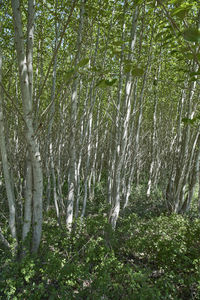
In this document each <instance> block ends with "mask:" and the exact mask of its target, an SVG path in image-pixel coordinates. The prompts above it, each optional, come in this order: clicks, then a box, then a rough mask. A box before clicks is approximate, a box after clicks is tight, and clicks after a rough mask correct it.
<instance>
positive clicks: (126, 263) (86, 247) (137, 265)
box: [0, 213, 200, 300]
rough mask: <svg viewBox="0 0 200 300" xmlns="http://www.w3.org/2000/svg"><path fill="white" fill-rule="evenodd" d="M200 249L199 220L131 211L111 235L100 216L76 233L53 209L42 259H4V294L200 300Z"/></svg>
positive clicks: (0, 279) (11, 296) (47, 220)
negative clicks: (60, 222)
mask: <svg viewBox="0 0 200 300" xmlns="http://www.w3.org/2000/svg"><path fill="white" fill-rule="evenodd" d="M199 247H200V220H199V219H194V220H190V219H188V218H185V217H182V216H178V215H171V216H166V215H160V216H158V217H157V216H155V217H152V218H151V219H147V218H144V217H139V216H138V215H137V214H135V213H131V214H129V215H128V214H127V215H125V216H124V217H123V218H122V219H121V221H120V222H119V226H118V228H117V230H116V231H115V232H113V231H112V229H111V226H110V225H109V224H108V222H107V218H106V217H104V216H103V215H102V214H98V215H91V216H88V217H87V219H86V220H85V222H84V223H82V222H81V220H77V221H76V224H74V230H73V232H72V234H71V235H70V234H69V233H68V232H67V231H66V230H62V229H60V228H59V227H58V226H57V223H56V220H55V219H54V217H53V215H52V214H50V213H49V214H48V215H47V216H46V218H45V224H44V234H43V239H42V245H41V248H40V253H39V254H38V256H37V257H35V256H30V255H27V256H26V257H25V258H23V259H22V260H21V261H14V260H13V259H12V258H11V257H9V256H4V257H3V256H2V257H1V273H0V274H1V275H0V291H1V292H0V299H91V300H92V299H101V297H104V299H127V300H128V299H136V300H137V299H138V300H140V299H142V300H143V299H147V300H151V299H152V300H155V299H157V300H159V299H199V297H200V284H199V282H200V267H199V266H200V260H199ZM3 261H4V262H3ZM191 297H193V298H191Z"/></svg>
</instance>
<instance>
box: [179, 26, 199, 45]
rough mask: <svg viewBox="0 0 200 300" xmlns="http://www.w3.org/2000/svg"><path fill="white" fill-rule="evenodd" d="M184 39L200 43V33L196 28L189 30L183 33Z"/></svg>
mask: <svg viewBox="0 0 200 300" xmlns="http://www.w3.org/2000/svg"><path fill="white" fill-rule="evenodd" d="M183 37H184V39H185V40H186V41H188V42H193V43H194V42H199V41H200V32H199V31H198V29H196V28H188V29H186V30H185V31H184V32H183Z"/></svg>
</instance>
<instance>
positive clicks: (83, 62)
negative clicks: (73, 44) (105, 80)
mask: <svg viewBox="0 0 200 300" xmlns="http://www.w3.org/2000/svg"><path fill="white" fill-rule="evenodd" d="M88 63H89V58H83V59H82V60H81V61H79V63H78V65H77V66H78V67H80V68H82V67H84V66H85V65H87V64H88Z"/></svg>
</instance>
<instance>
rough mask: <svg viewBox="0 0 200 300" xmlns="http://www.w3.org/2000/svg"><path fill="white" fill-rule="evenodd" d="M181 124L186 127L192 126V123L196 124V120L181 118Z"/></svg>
mask: <svg viewBox="0 0 200 300" xmlns="http://www.w3.org/2000/svg"><path fill="white" fill-rule="evenodd" d="M182 122H183V123H184V124H186V125H189V124H191V125H192V124H194V122H196V118H194V119H190V118H182Z"/></svg>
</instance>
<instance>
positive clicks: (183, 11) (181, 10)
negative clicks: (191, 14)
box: [172, 5, 190, 19]
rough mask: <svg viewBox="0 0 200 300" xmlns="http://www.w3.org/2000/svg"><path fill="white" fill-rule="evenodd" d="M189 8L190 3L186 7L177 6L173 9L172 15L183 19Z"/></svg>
mask: <svg viewBox="0 0 200 300" xmlns="http://www.w3.org/2000/svg"><path fill="white" fill-rule="evenodd" d="M189 9H190V5H189V6H187V7H179V8H176V9H174V11H173V13H172V16H177V17H179V18H180V19H184V18H185V16H186V15H187V13H188V11H189Z"/></svg>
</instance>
